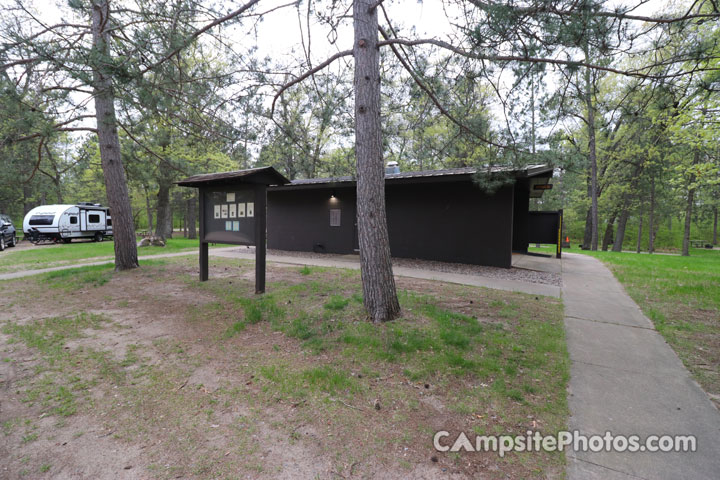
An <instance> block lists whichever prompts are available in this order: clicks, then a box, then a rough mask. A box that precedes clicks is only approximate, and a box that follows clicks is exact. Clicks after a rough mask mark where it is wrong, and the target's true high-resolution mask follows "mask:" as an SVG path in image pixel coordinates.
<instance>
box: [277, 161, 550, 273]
mask: <svg viewBox="0 0 720 480" xmlns="http://www.w3.org/2000/svg"><path fill="white" fill-rule="evenodd" d="M495 171H497V172H503V173H506V174H507V173H509V174H510V175H511V176H512V177H513V178H514V179H515V181H514V183H511V184H508V185H506V186H504V187H502V188H500V189H498V190H497V191H495V192H494V193H492V194H487V193H485V192H484V191H483V190H481V189H480V188H479V187H478V186H477V185H476V184H475V183H474V182H473V177H474V176H475V175H476V174H477V173H478V170H477V169H476V168H471V167H468V168H453V169H447V170H429V171H421V172H400V173H389V174H386V177H385V195H386V205H387V220H388V229H389V234H390V251H391V253H392V255H393V256H394V257H404V258H420V259H425V260H438V261H443V262H459V263H470V264H476V265H490V266H496V267H506V268H509V267H510V266H511V264H512V252H513V251H524V252H527V247H528V243H530V242H531V241H532V242H535V241H540V240H539V239H538V238H537V237H536V236H535V237H534V236H533V231H535V230H536V227H534V226H533V225H535V224H537V223H538V221H540V222H542V220H538V218H536V215H535V214H534V213H532V214H531V213H530V212H529V204H530V198H531V197H539V196H540V195H542V192H543V190H542V189H538V188H536V187H535V186H536V185H544V184H547V183H548V181H549V180H550V178H551V177H552V172H553V169H552V167H548V166H546V165H534V166H529V167H526V168H523V169H513V170H510V169H502V168H497V169H495ZM267 197H268V204H267V208H268V210H267V233H268V248H271V249H277V250H293V251H315V252H327V253H340V254H347V253H354V252H356V251H357V249H358V241H357V224H356V221H355V200H356V197H355V180H354V179H353V178H351V177H338V178H322V179H308V180H295V181H293V182H292V183H290V184H288V185H283V186H275V187H270V188H268V192H267ZM550 234H552V237H550V239H551V240H552V239H553V238H557V234H553V233H552V231H551V232H550ZM545 243H555V242H554V241H552V242H547V241H545Z"/></svg>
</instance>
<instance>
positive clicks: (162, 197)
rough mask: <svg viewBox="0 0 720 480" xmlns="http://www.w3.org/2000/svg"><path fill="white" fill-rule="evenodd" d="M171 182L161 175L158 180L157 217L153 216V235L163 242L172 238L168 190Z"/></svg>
mask: <svg viewBox="0 0 720 480" xmlns="http://www.w3.org/2000/svg"><path fill="white" fill-rule="evenodd" d="M171 187H172V181H171V180H168V179H167V178H165V177H164V176H163V175H161V176H160V177H159V178H158V194H157V215H156V216H155V219H156V225H155V235H156V236H158V237H160V238H162V239H163V240H165V239H166V238H172V228H173V225H172V208H171V207H170V188H171Z"/></svg>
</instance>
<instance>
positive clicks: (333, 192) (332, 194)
mask: <svg viewBox="0 0 720 480" xmlns="http://www.w3.org/2000/svg"><path fill="white" fill-rule="evenodd" d="M330 199H331V200H335V199H336V197H335V190H333V191H332V192H331V193H330Z"/></svg>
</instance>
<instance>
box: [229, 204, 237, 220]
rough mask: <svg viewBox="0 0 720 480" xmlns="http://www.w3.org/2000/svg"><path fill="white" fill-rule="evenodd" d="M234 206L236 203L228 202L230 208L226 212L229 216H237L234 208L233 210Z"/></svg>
mask: <svg viewBox="0 0 720 480" xmlns="http://www.w3.org/2000/svg"><path fill="white" fill-rule="evenodd" d="M236 207H237V205H235V204H234V203H231V204H230V210H229V212H228V215H229V216H230V218H235V217H237V213H236V210H235V209H236Z"/></svg>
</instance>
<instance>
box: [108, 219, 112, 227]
mask: <svg viewBox="0 0 720 480" xmlns="http://www.w3.org/2000/svg"><path fill="white" fill-rule="evenodd" d="M107 226H108V227H112V218H108V219H107Z"/></svg>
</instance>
